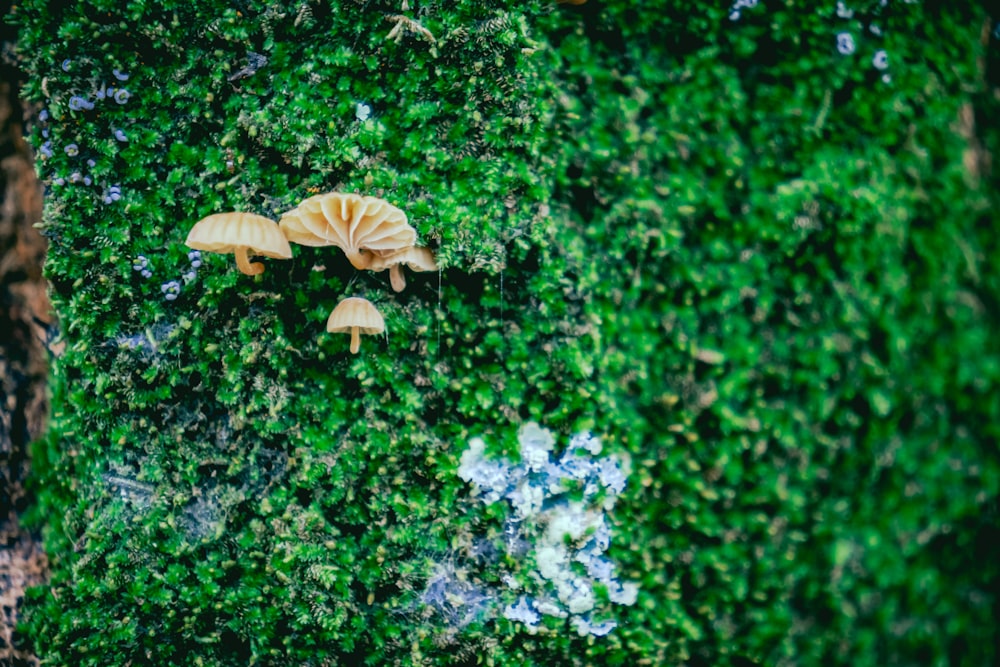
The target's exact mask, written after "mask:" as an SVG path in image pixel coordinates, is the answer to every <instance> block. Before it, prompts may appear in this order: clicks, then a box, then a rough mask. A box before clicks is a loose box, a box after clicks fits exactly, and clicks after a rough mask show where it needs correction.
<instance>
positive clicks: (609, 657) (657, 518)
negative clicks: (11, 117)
mask: <svg viewBox="0 0 1000 667" xmlns="http://www.w3.org/2000/svg"><path fill="white" fill-rule="evenodd" d="M739 5H740V6H739V8H738V10H737V8H733V7H725V6H718V7H716V6H712V5H710V4H705V3H690V2H676V1H671V2H666V1H663V2H653V3H647V2H641V3H640V2H636V3H624V2H623V3H611V2H609V3H597V2H590V3H587V4H584V5H581V6H574V7H563V6H559V7H555V6H550V5H549V4H547V3H541V2H529V3H513V2H492V3H480V2H476V3H473V2H455V3H433V2H431V3H417V2H403V3H396V2H392V3H390V2H377V1H372V2H344V3H334V4H326V3H305V2H302V3H283V4H274V3H272V4H270V5H268V7H266V8H265V7H262V6H256V5H254V4H251V3H240V2H235V3H222V2H218V3H216V2H205V3H194V4H193V5H192V3H169V2H167V3H158V4H154V3H145V2H130V3H110V2H91V3H78V4H77V5H75V6H74V7H73V8H72V9H66V8H63V7H62V5H61V4H60V5H58V6H57V5H56V3H51V5H49V4H47V3H44V2H28V3H23V4H21V5H18V7H17V9H16V12H15V17H16V19H17V20H18V21H20V23H21V30H22V33H21V38H20V43H19V49H20V52H21V54H22V57H23V58H24V60H25V63H26V67H27V68H28V70H29V71H30V72H31V73H32V76H33V77H34V78H33V84H32V88H31V89H30V91H29V93H30V96H31V97H32V98H33V99H34V100H36V101H37V102H38V103H40V104H42V105H44V108H45V109H46V111H47V115H46V116H43V118H42V120H41V121H40V122H39V123H38V124H37V126H36V127H34V128H33V129H32V141H33V142H34V144H35V146H36V147H37V150H38V151H39V153H40V155H41V156H42V158H43V159H42V164H41V167H40V171H41V175H42V178H43V179H44V180H45V182H46V184H47V187H48V193H47V195H48V199H47V209H46V215H45V228H44V231H45V233H46V235H47V236H48V237H49V239H50V243H51V250H50V257H49V260H48V264H47V268H46V270H47V273H48V276H49V279H50V281H51V282H52V285H53V289H54V299H55V301H56V305H57V308H58V309H59V311H60V313H61V319H62V321H63V322H65V326H64V328H65V331H64V337H65V341H66V344H67V347H66V351H65V353H63V354H62V356H60V357H59V358H58V359H57V360H56V361H55V373H56V377H57V378H58V384H57V395H56V397H55V403H54V404H55V406H56V408H55V415H54V422H55V423H54V426H53V429H52V432H51V434H50V435H49V437H48V438H47V439H46V440H45V441H44V442H42V443H40V444H39V446H38V448H37V460H38V461H39V464H38V465H39V467H40V468H42V471H41V477H40V478H39V486H40V488H44V493H43V494H42V495H41V500H42V506H41V508H40V511H39V515H40V516H44V517H45V519H46V521H47V522H48V528H47V540H48V548H49V551H50V554H51V558H52V560H53V564H54V577H53V583H52V587H51V588H50V589H46V590H42V589H38V590H37V591H36V592H35V594H34V597H33V598H32V600H31V602H32V605H33V611H31V610H29V612H30V623H29V625H28V630H29V631H30V632H29V634H30V636H32V637H33V638H34V641H35V643H36V646H37V647H38V648H39V650H40V651H42V654H43V658H44V659H47V660H48V661H49V662H50V664H60V665H61V664H79V665H89V664H94V665H98V664H101V665H103V664H109V663H110V664H129V662H130V661H131V662H132V663H133V664H156V665H198V664H205V665H245V664H275V665H278V664H303V665H325V664H331V665H332V664H361V663H367V664H479V663H480V662H481V661H484V662H489V663H492V664H504V665H508V664H509V665H514V664H595V663H600V664H655V665H659V664H691V665H725V664H733V665H746V664H762V665H763V664H766V665H791V664H844V665H883V664H917V663H919V664H942V665H943V664H968V665H978V664H986V663H989V662H990V661H993V660H996V658H997V656H996V636H995V630H994V628H995V626H996V623H995V621H996V610H997V605H998V602H997V599H996V597H995V588H996V583H997V577H998V569H997V565H996V564H995V563H994V562H993V561H994V560H995V559H991V558H990V557H989V551H988V545H989V544H991V543H992V542H993V541H994V540H995V538H996V535H997V531H998V520H997V508H996V499H997V496H998V490H1000V460H998V455H997V452H996V449H995V446H994V444H993V443H995V442H996V441H997V437H998V433H997V428H998V427H997V424H1000V415H998V414H997V412H998V410H1000V406H998V405H997V404H996V401H995V400H990V397H991V396H993V397H995V394H996V390H997V381H998V378H1000V355H998V343H997V341H996V337H995V336H993V335H991V332H993V331H995V330H996V327H997V313H998V312H1000V309H998V308H997V307H996V306H997V303H998V298H997V297H998V293H1000V292H998V284H997V276H996V272H995V271H993V270H992V267H993V266H994V265H995V263H996V260H997V259H998V248H997V241H996V238H995V234H994V233H993V230H994V228H995V224H996V214H995V213H994V211H995V209H996V204H997V201H996V178H995V176H993V175H992V174H991V173H990V172H989V170H988V168H986V167H985V166H984V164H983V163H982V160H981V158H982V156H983V155H988V153H989V150H990V148H991V147H992V146H995V145H996V136H995V134H991V132H992V130H983V129H982V127H981V126H977V125H976V124H975V122H974V121H975V119H976V113H979V114H980V115H984V114H985V117H989V116H988V114H989V113H992V111H995V109H994V108H993V107H994V106H995V101H992V100H991V98H990V91H991V90H992V89H993V85H994V84H992V83H991V82H990V79H989V74H988V71H989V70H988V65H989V63H992V62H993V61H994V60H995V59H996V54H995V50H996V47H995V44H994V42H993V41H992V37H991V36H990V33H989V29H991V25H992V24H990V23H989V21H988V18H987V17H986V16H984V15H982V14H979V13H977V12H978V10H976V9H974V8H973V7H972V5H971V3H970V5H968V6H966V7H964V8H963V7H962V6H954V7H951V8H949V9H948V10H941V9H937V8H934V7H930V6H923V5H920V4H917V3H908V2H902V1H899V2H888V3H884V4H883V3H879V2H874V3H867V4H860V3H859V4H857V5H856V6H855V5H852V6H851V7H850V8H848V7H847V6H846V5H844V6H843V8H841V7H838V4H837V3H829V5H830V6H819V5H816V6H813V5H810V6H808V7H806V6H802V7H795V6H782V7H777V6H774V7H771V6H767V7H765V6H764V4H761V3H757V4H754V3H749V4H748V5H746V6H744V3H739ZM734 12H735V13H734ZM984 22H985V23H986V25H987V26H989V27H990V28H989V29H987V30H986V32H985V37H983V34H984V33H983V32H982V26H983V25H984ZM929 26H933V27H934V31H935V34H936V35H937V36H936V37H935V38H934V39H931V38H930V37H929V36H928V34H927V33H928V30H929ZM844 34H847V35H850V37H851V42H850V46H851V48H850V49H848V48H847V47H846V44H847V41H846V39H845V38H844V37H843V35H844ZM958 45H962V48H959V46H958ZM970 109H971V111H970ZM970 113H971V116H970V115H969V114H970ZM968 118H972V121H973V122H972V123H971V125H970V122H969V121H968ZM963 119H965V120H963ZM969 151H973V154H974V157H975V161H973V160H972V158H970V157H969V155H970V152H969ZM334 189H337V190H342V191H347V192H358V193H362V194H373V195H377V196H380V197H384V198H385V199H387V200H388V201H390V202H391V203H393V204H395V205H397V206H400V207H401V208H403V209H404V210H405V211H406V213H407V215H408V216H409V218H410V222H411V224H412V225H413V226H414V227H415V228H416V230H417V233H418V237H419V240H420V242H421V243H422V244H424V245H427V246H428V247H430V248H432V249H433V250H434V252H435V253H436V255H437V258H438V262H439V263H440V265H441V266H442V271H441V273H439V274H411V275H410V276H408V286H407V288H406V290H405V291H403V292H401V293H399V294H396V293H394V292H392V291H391V290H390V289H389V285H388V278H387V276H386V275H385V273H381V274H371V273H365V272H357V271H355V270H354V269H353V268H352V267H351V266H350V264H349V263H348V262H347V260H346V259H345V258H344V257H343V256H342V255H340V254H339V253H337V252H335V251H333V250H332V249H329V248H304V247H296V248H295V256H294V258H293V259H292V260H289V261H284V262H282V261H278V260H264V261H265V264H266V267H267V268H266V271H265V273H264V274H263V275H261V276H258V277H254V278H250V277H247V276H243V275H241V274H239V273H238V272H237V271H236V270H235V267H234V266H233V262H232V258H230V257H220V256H213V255H210V254H208V253H204V254H203V256H202V257H201V258H200V259H197V258H193V257H192V256H189V255H188V249H187V248H186V247H184V246H183V240H184V237H185V236H186V234H187V231H188V229H189V228H190V226H191V225H192V224H193V223H194V221H196V220H197V219H199V218H200V217H203V216H205V215H208V214H210V213H215V212H219V211H223V210H246V211H251V212H254V213H260V214H263V215H267V216H270V217H272V218H277V217H278V216H279V215H280V214H281V212H283V211H285V210H288V209H290V208H292V207H293V206H295V204H297V203H298V201H300V200H301V199H303V198H305V197H307V196H309V195H311V194H314V193H316V192H325V191H329V190H334ZM113 195H117V197H116V196H113ZM197 262H201V265H200V266H195V264H196V263H197ZM143 271H146V272H147V273H149V274H150V275H149V276H148V277H147V276H145V275H144V274H143ZM170 282H173V283H175V286H173V287H169V288H168V287H167V284H168V283H170ZM174 295H176V298H170V299H167V298H166V297H167V296H170V297H173V296H174ZM346 296H363V297H366V298H368V299H370V300H371V301H373V302H374V303H375V304H376V306H377V307H378V308H379V310H380V312H381V313H382V314H383V315H384V317H385V320H386V327H387V330H388V335H387V337H385V338H374V337H371V338H366V339H365V340H363V341H362V345H361V354H359V355H357V356H353V355H351V354H349V353H348V351H347V345H348V341H347V338H346V336H343V335H333V334H327V333H325V330H324V323H325V320H326V316H327V315H328V314H329V312H330V310H331V309H332V308H333V306H334V305H335V304H336V302H337V301H338V300H340V299H341V298H343V297H346ZM528 421H537V422H539V423H540V424H542V425H544V426H545V427H547V428H549V429H552V430H553V431H555V432H557V433H559V434H561V435H570V434H574V433H578V432H580V431H582V430H586V429H589V430H592V431H593V432H594V433H597V434H599V435H601V436H602V438H603V440H604V443H605V451H608V452H611V453H615V454H618V455H622V456H624V457H627V458H629V459H630V461H631V463H630V468H631V476H630V477H629V480H628V485H627V487H626V489H625V491H624V494H623V495H622V497H621V498H620V499H619V502H618V505H617V507H616V508H615V511H614V513H613V516H614V519H615V521H616V525H615V526H614V527H613V533H614V538H613V540H612V544H611V548H610V550H609V552H608V553H609V556H610V557H611V558H612V559H613V560H614V561H615V562H616V563H617V564H618V568H619V572H620V575H621V577H622V579H623V580H629V581H635V582H638V583H639V584H640V587H641V588H640V592H639V599H638V602H637V603H636V604H635V605H634V606H632V607H629V608H624V609H618V610H617V611H616V614H617V620H618V628H617V629H616V630H615V631H614V632H612V633H611V634H610V635H608V636H606V637H588V638H581V637H579V636H578V635H576V634H575V633H573V632H572V631H571V630H570V629H569V628H568V626H567V625H566V624H565V623H561V622H560V621H558V619H556V620H553V619H549V620H550V621H551V622H547V623H546V629H545V630H544V631H542V632H539V633H537V634H529V633H528V632H526V629H525V628H524V627H522V626H520V624H518V623H514V622H511V621H508V620H506V619H505V618H503V617H502V615H499V614H496V613H493V614H481V615H479V616H478V617H476V618H475V619H474V620H472V621H471V622H467V621H466V620H464V617H463V616H462V614H459V613H452V614H448V613H442V612H441V609H440V608H435V607H434V605H432V604H429V603H428V602H427V600H428V597H427V596H426V595H425V594H424V593H425V591H426V590H427V588H428V586H429V583H428V582H429V581H430V580H432V579H434V577H435V576H439V575H440V573H441V572H442V571H448V572H456V573H461V576H460V577H459V578H462V579H463V580H466V581H471V582H473V583H474V584H475V585H477V586H479V585H481V586H483V587H486V588H488V589H489V590H493V591H498V593H497V595H498V597H497V600H496V605H498V607H497V608H498V609H499V608H500V607H502V605H504V604H508V603H510V602H512V601H513V600H514V599H516V597H517V594H516V590H515V588H514V587H511V586H509V584H507V583H504V582H502V581H501V579H502V577H501V572H503V571H506V570H509V569H511V567H513V569H515V570H517V569H518V568H520V570H519V571H520V572H522V573H526V572H528V571H530V570H531V568H532V566H533V564H532V563H530V562H527V563H522V564H512V563H505V562H500V561H499V560H494V561H491V560H490V559H489V558H485V559H484V558H483V557H482V543H483V540H486V541H487V542H489V541H493V542H494V543H498V541H499V540H501V539H502V536H501V533H502V530H503V526H504V518H505V517H504V510H503V509H497V506H493V507H484V506H483V504H482V503H478V502H477V501H476V500H475V498H473V497H471V495H470V490H469V488H468V486H467V485H466V484H464V483H463V482H462V481H461V480H460V479H458V478H457V476H456V470H457V468H458V460H459V457H460V456H461V454H462V452H463V451H464V450H465V449H466V448H467V446H468V440H469V439H470V438H471V437H482V438H483V439H484V440H485V441H486V443H487V446H488V448H489V450H490V454H491V455H494V456H497V457H500V456H505V457H507V458H516V449H517V445H516V437H515V434H516V433H517V431H518V428H519V427H520V426H521V425H522V424H523V423H525V422H528ZM501 507H502V506H501ZM473 545H478V546H476V547H475V549H474V548H473ZM474 551H475V553H474ZM496 558H502V559H510V558H511V557H510V556H509V555H507V556H502V557H499V556H498V557H496ZM456 576H458V575H456ZM505 586H507V588H505ZM505 591H506V592H505ZM451 604H452V606H453V607H455V605H458V604H459V602H457V601H451ZM453 611H454V609H453ZM459 619H463V620H461V621H460V620H459ZM46 651H47V652H48V653H47V655H46V653H45V652H46Z"/></svg>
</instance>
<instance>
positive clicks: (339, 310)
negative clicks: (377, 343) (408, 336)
mask: <svg viewBox="0 0 1000 667" xmlns="http://www.w3.org/2000/svg"><path fill="white" fill-rule="evenodd" d="M354 327H357V328H358V330H359V331H360V332H361V333H363V334H378V333H382V332H383V331H385V320H384V319H382V315H381V313H379V312H378V311H377V310H375V306H374V305H372V302H371V301H369V300H368V299H362V298H361V297H359V296H352V297H348V298H346V299H344V300H343V301H341V302H340V303H338V304H337V307H336V308H334V309H333V312H332V313H330V317H329V318H328V319H327V321H326V330H327V331H329V332H330V333H350V332H351V329H352V328H354Z"/></svg>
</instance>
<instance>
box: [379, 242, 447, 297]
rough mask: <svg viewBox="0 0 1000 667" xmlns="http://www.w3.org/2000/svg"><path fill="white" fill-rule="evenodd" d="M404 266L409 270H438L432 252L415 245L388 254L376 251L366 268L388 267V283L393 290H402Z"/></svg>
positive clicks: (382, 268)
mask: <svg viewBox="0 0 1000 667" xmlns="http://www.w3.org/2000/svg"><path fill="white" fill-rule="evenodd" d="M404 266H407V267H409V268H410V270H411V271H437V270H438V265H437V262H435V261H434V253H432V252H431V251H430V250H429V249H428V248H417V247H416V246H410V247H409V248H406V249H405V250H400V251H398V252H394V253H389V254H384V253H379V252H376V253H375V256H374V257H373V258H372V261H371V264H369V265H368V269H369V270H371V271H384V270H385V269H389V284H391V285H392V289H393V290H394V291H396V292H402V291H403V289H404V288H405V287H406V277H405V276H404V275H403V267H404Z"/></svg>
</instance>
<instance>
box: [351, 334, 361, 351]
mask: <svg viewBox="0 0 1000 667" xmlns="http://www.w3.org/2000/svg"><path fill="white" fill-rule="evenodd" d="M360 349H361V328H360V327H351V354H357V353H358V350H360Z"/></svg>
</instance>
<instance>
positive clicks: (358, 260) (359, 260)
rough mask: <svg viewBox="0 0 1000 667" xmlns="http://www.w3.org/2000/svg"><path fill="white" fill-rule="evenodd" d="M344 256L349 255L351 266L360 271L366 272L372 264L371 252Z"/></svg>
mask: <svg viewBox="0 0 1000 667" xmlns="http://www.w3.org/2000/svg"><path fill="white" fill-rule="evenodd" d="M344 254H345V255H347V259H348V260H349V261H350V262H351V266H353V267H354V268H355V269H357V270H358V271H364V270H365V269H367V268H368V267H369V266H370V265H371V263H372V257H373V255H372V254H371V253H370V252H362V251H358V252H355V253H350V252H345V253H344Z"/></svg>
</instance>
